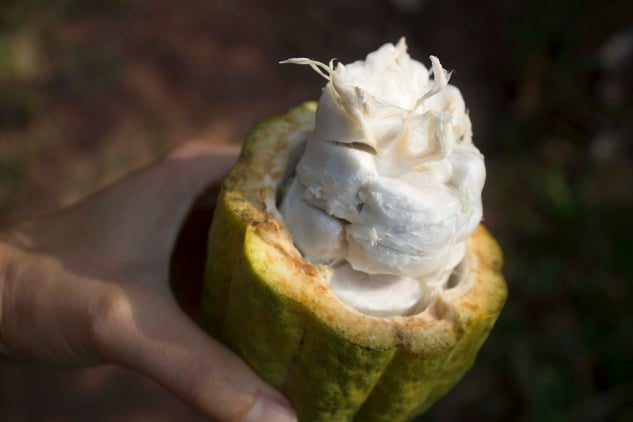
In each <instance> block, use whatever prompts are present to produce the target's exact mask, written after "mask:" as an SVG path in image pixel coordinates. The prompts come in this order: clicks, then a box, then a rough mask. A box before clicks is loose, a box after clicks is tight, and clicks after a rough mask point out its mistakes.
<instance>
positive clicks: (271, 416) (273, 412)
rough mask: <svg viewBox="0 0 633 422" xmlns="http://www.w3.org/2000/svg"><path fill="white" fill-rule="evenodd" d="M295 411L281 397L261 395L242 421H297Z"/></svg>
mask: <svg viewBox="0 0 633 422" xmlns="http://www.w3.org/2000/svg"><path fill="white" fill-rule="evenodd" d="M296 421H297V415H296V414H295V412H294V411H293V410H292V409H291V408H290V407H288V405H287V404H284V403H283V402H281V401H280V400H279V399H275V398H272V397H268V396H260V397H258V398H257V401H255V404H253V407H251V410H249V412H248V413H247V414H246V417H245V418H244V420H243V421H242V422H296Z"/></svg>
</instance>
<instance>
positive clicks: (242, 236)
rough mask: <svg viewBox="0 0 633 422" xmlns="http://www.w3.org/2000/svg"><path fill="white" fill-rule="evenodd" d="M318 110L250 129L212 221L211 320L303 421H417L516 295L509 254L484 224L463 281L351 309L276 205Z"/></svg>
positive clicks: (472, 241) (302, 109)
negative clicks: (425, 301) (417, 307)
mask: <svg viewBox="0 0 633 422" xmlns="http://www.w3.org/2000/svg"><path fill="white" fill-rule="evenodd" d="M315 109H316V104H315V103H306V104H303V105H301V106H299V107H296V108H294V109H292V110H291V111H290V112H288V113H287V114H286V115H284V116H280V117H275V118H271V119H267V120H265V121H262V122H260V123H259V124H258V125H257V126H256V127H255V128H254V129H253V130H252V131H251V132H250V134H249V135H248V136H247V139H246V141H245V143H244V146H243V149H242V153H241V156H240V159H239V161H238V163H237V164H236V165H235V167H234V168H233V169H232V171H231V172H230V173H229V175H228V176H227V177H226V179H225V180H224V183H223V185H222V190H221V193H220V196H219V198H218V204H217V208H216V211H215V216H214V219H213V224H212V227H211V232H210V236H209V244H208V259H207V266H206V280H205V288H204V294H203V302H202V314H201V317H202V324H203V326H204V327H205V328H206V329H207V330H208V331H209V332H210V333H211V334H212V335H213V336H215V337H216V338H218V339H219V340H221V341H223V342H224V343H226V344H227V345H228V346H229V347H231V348H232V349H233V350H234V351H235V352H236V353H238V354H239V355H240V356H241V357H242V358H243V359H244V360H245V361H246V362H247V363H248V364H249V365H250V366H251V367H252V368H253V369H254V370H255V371H256V372H257V373H258V374H259V375H260V376H261V377H262V378H263V379H264V380H266V381H267V382H268V383H270V384H272V385H273V386H275V387H277V388H278V389H280V390H281V391H282V392H283V393H284V394H286V396H287V397H288V398H289V399H290V401H291V402H292V404H293V405H294V407H295V409H296V410H297V413H298V415H299V420H300V421H306V422H308V421H310V422H311V421H328V422H330V421H351V420H357V421H389V422H393V421H405V420H409V419H411V418H413V417H415V416H416V415H419V414H421V413H423V412H424V411H426V410H427V409H428V408H429V407H430V406H431V405H432V404H433V403H435V401H437V400H438V399H439V398H440V397H442V396H443V395H444V394H445V393H446V392H448V391H449V390H450V388H451V387H452V386H453V385H455V383H457V381H459V380H460V379H461V377H462V376H463V375H464V373H465V372H466V371H467V370H468V369H469V368H470V366H471V365H472V364H473V362H474V360H475V357H476V355H477V352H478V351H479V348H480V347H481V345H482V344H483V342H484V341H485V339H486V337H487V335H488V333H489V332H490V330H491V328H492V326H493V324H494V323H495V321H496V319H497V317H498V315H499V312H500V311H501V308H502V306H503V304H504V302H505V299H506V295H507V290H506V284H505V282H504V279H503V276H502V275H501V271H500V270H501V266H502V255H501V251H500V249H499V247H498V245H497V243H496V241H495V240H494V239H493V238H492V237H491V235H490V234H489V233H488V231H487V230H486V229H485V228H483V226H480V227H479V228H478V229H477V230H476V231H475V232H474V233H473V235H472V236H471V237H470V238H469V239H468V241H467V245H468V251H467V254H466V258H465V260H464V263H463V264H462V266H461V270H460V273H461V274H460V277H459V280H457V281H456V284H457V286H455V287H451V286H447V287H446V290H445V294H441V295H439V296H438V297H437V298H435V299H434V300H433V301H432V303H431V304H430V305H429V306H428V307H427V308H426V309H425V310H424V311H422V312H421V313H418V314H416V315H412V316H398V317H390V318H376V317H371V316H367V315H363V314H361V313H359V312H357V311H355V310H353V309H352V308H350V307H348V306H346V305H345V304H343V303H342V302H341V301H340V300H339V299H338V298H337V297H336V296H335V295H334V294H333V293H332V291H331V289H330V287H329V285H328V279H329V276H330V270H329V269H328V268H327V267H324V266H314V265H312V264H311V263H309V262H308V261H306V260H304V259H303V257H302V256H301V254H300V253H299V251H297V249H296V248H295V247H294V246H293V242H292V237H291V235H290V233H289V232H288V230H287V229H286V227H285V226H284V223H283V221H282V220H281V218H280V216H279V213H278V212H277V210H276V205H275V204H276V200H277V196H278V190H279V188H280V186H281V184H282V182H283V180H284V178H285V177H287V175H288V173H287V168H288V167H289V163H292V160H293V159H296V158H293V156H296V154H297V150H300V149H301V145H302V143H303V142H304V141H305V139H306V138H307V136H308V134H309V133H310V131H311V130H312V129H313V127H314V113H315ZM290 171H292V169H291V170H290ZM460 286H462V287H460ZM463 286H467V288H464V287H463Z"/></svg>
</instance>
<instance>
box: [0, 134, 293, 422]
mask: <svg viewBox="0 0 633 422" xmlns="http://www.w3.org/2000/svg"><path fill="white" fill-rule="evenodd" d="M237 152H238V150H237V148H234V147H219V146H212V145H209V144H206V143H200V142H190V143H187V144H185V145H184V146H181V147H179V148H177V149H175V150H173V151H172V152H171V153H169V154H168V155H167V156H166V157H165V158H164V159H162V160H160V161H159V162H157V163H155V164H154V165H152V166H150V167H148V168H145V169H142V170H140V171H137V172H135V173H133V174H131V175H129V176H127V177H125V178H124V179H122V180H120V181H119V182H117V183H115V184H113V185H111V186H109V187H107V188H105V189H103V190H101V191H99V192H97V193H95V194H93V195H91V196H89V197H88V198H86V199H85V200H83V201H82V202H80V203H79V204H77V205H74V206H72V207H70V208H67V209H64V210H61V211H59V212H58V213H56V214H54V215H52V216H49V217H47V218H44V219H41V220H39V221H35V222H30V223H25V224H22V225H20V226H17V227H15V228H13V229H12V230H9V231H6V232H4V233H0V354H1V353H4V354H5V355H8V356H9V357H11V358H16V359H22V360H31V361H38V362H44V363H48V364H54V365H65V366H77V367H80V366H87V365H95V364H101V363H114V364H117V365H120V366H123V367H126V368H130V369H132V370H136V371H138V372H140V373H142V374H144V375H146V376H149V377H150V378H152V379H154V380H155V381H157V382H158V383H160V384H162V385H163V386H164V387H165V388H166V389H167V390H169V391H170V392H171V393H173V394H174V395H176V396H178V397H180V398H181V399H182V400H184V401H185V402H187V403H188V404H189V405H190V406H192V407H193V408H195V409H197V410H198V411H199V412H201V413H202V414H203V415H205V416H206V417H208V418H211V419H212V420H219V421H278V422H285V421H290V420H296V417H295V415H294V412H293V411H292V410H291V408H290V405H289V404H288V401H287V400H286V399H285V397H284V396H283V395H281V394H280V393H279V392H278V391H276V390H275V389H273V388H272V387H270V386H268V385H267V384H266V383H264V382H263V381H262V380H260V379H259V378H258V377H257V375H255V373H254V372H253V371H252V370H251V369H250V368H249V367H248V366H247V365H246V364H245V363H244V362H243V361H242V360H241V359H240V358H239V357H237V356H235V355H234V354H233V353H232V352H231V351H229V350H228V349H227V348H226V347H225V346H223V345H221V344H219V343H218V342H216V341H215V340H214V339H213V338H211V337H209V336H208V335H207V334H206V333H204V331H202V330H201V329H200V328H199V327H198V326H197V325H196V324H195V323H194V322H192V321H191V320H190V319H189V318H188V317H187V315H186V314H185V313H184V312H183V311H182V310H181V309H180V308H179V307H178V304H177V301H176V298H175V297H174V295H173V293H172V291H171V289H170V285H169V265H170V264H169V263H170V256H171V253H172V251H173V248H174V245H175V242H176V239H177V236H178V231H179V229H180V227H181V226H182V224H183V222H184V220H185V218H186V216H187V214H188V212H189V211H190V209H191V207H192V206H193V204H194V202H195V200H196V198H198V196H199V195H200V194H201V193H202V192H203V191H205V189H208V188H209V187H212V186H214V185H215V186H217V184H218V183H219V181H220V180H221V178H222V177H223V176H224V174H225V173H226V172H227V171H228V170H229V168H230V167H231V166H232V165H233V163H234V162H235V159H236V157H237Z"/></svg>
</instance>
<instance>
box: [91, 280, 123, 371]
mask: <svg viewBox="0 0 633 422" xmlns="http://www.w3.org/2000/svg"><path fill="white" fill-rule="evenodd" d="M92 308H93V309H92V311H91V316H90V318H89V320H90V323H89V337H90V338H91V340H92V344H93V347H94V349H95V352H96V353H97V354H98V355H100V357H102V358H104V359H107V360H115V359H114V351H115V350H116V348H117V344H118V343H120V342H121V341H122V340H123V338H124V337H125V336H126V334H127V333H128V332H129V327H130V323H131V321H132V307H131V304H130V300H129V298H128V295H127V294H126V293H125V291H124V289H123V288H121V287H120V286H108V287H107V288H106V289H105V291H104V292H103V293H102V294H101V295H100V296H99V297H98V298H97V299H96V301H95V303H94V305H93V306H92Z"/></svg>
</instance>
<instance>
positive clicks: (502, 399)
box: [0, 0, 633, 421]
mask: <svg viewBox="0 0 633 422" xmlns="http://www.w3.org/2000/svg"><path fill="white" fill-rule="evenodd" d="M400 36H406V37H407V41H408V44H409V46H410V53H411V55H412V56H413V57H415V58H418V59H420V60H422V61H423V62H424V63H425V64H427V65H428V59H427V57H428V55H430V54H435V55H437V56H439V57H440V58H441V60H442V63H443V65H444V66H445V67H446V68H448V69H454V70H455V72H454V74H453V77H452V82H453V83H454V84H456V85H457V86H459V87H460V89H461V90H462V93H463V95H464V97H465V100H466V104H467V106H468V107H469V109H470V114H471V119H472V121H473V127H474V134H475V136H474V140H475V143H476V144H477V145H478V147H479V148H480V150H481V151H482V152H483V153H484V155H485V156H486V162H487V168H488V180H487V185H486V188H485V191H484V204H485V212H484V215H485V221H484V222H485V224H486V225H487V226H488V227H489V228H490V230H491V231H492V232H493V233H494V234H495V235H496V236H497V237H498V240H499V241H500V243H501V245H502V248H503V250H504V253H505V260H506V263H505V270H504V272H505V275H506V277H507V280H508V284H509V289H510V296H509V299H508V303H507V305H506V307H505V309H504V311H503V313H502V316H501V318H500V320H499V322H498V324H497V326H496V328H495V329H494V330H493V332H492V334H491V336H490V339H489V341H488V342H487V343H486V345H485V346H484V348H483V350H482V351H481V353H480V356H479V359H478V361H477V363H476V364H475V366H474V367H473V369H472V370H471V371H470V373H469V374H468V375H467V376H466V377H465V378H464V380H463V381H462V382H461V383H460V384H459V385H458V386H457V387H456V388H455V389H454V390H453V391H452V392H451V393H450V394H449V395H448V396H446V397H445V398H444V399H442V400H441V401H440V402H439V403H438V404H437V405H436V406H435V407H434V408H433V409H432V410H431V411H430V413H429V414H428V415H427V416H426V417H425V418H424V420H430V421H462V420H474V421H508V420H519V421H532V420H534V421H582V420H587V421H607V420H609V421H611V420H613V421H631V420H633V362H632V357H633V187H632V183H633V4H632V3H631V2H630V1H628V0H611V1H610V0H600V1H597V0H584V1H580V0H556V1H545V0H531V1H528V0H520V1H514V2H507V1H502V0H485V1H479V2H470V1H466V0H443V1H433V0H391V1H387V0H384V1H377V0H334V1H322V2H307V1H299V0H296V1H292V0H260V1H255V0H250V1H249V0H235V1H213V0H210V1H202V0H200V1H196V0H177V1H176V0H92V1H89V2H88V1H81V0H5V1H2V5H0V229H2V228H6V227H8V226H10V225H11V224H13V223H15V222H17V221H20V220H23V219H28V218H33V217H36V216H38V215H42V214H46V213H47V212H50V211H52V210H54V209H56V208H58V207H60V206H64V205H67V204H70V203H72V202H74V201H76V200H78V199H79V198H81V197H83V196H84V195H86V194H87V193H88V192H91V191H93V190H95V189H98V188H99V187H101V186H103V185H105V184H107V183H110V182H111V181H113V180H116V179H118V178H120V177H121V176H123V175H125V174H126V173H128V172H130V171H131V170H133V169H135V168H138V167H140V166H143V165H146V164H147V163H149V162H151V161H153V160H155V159H156V158H157V157H160V156H161V155H162V154H163V153H164V152H165V151H166V150H168V149H169V148H171V147H173V146H175V145H177V144H179V143H182V142H184V141H186V140H189V139H192V138H197V139H202V140H205V141H207V142H214V143H239V142H240V140H241V139H242V138H243V137H244V135H245V134H246V133H247V131H248V130H249V128H250V127H252V126H253V124H254V123H255V122H257V121H258V120H259V119H262V118H264V117H267V116H271V115H275V114H280V113H283V112H284V111H285V110H286V109H288V108H289V107H291V106H293V105H295V104H297V103H300V102H302V101H305V100H310V99H317V98H318V96H319V94H320V88H321V86H322V85H323V81H322V80H321V78H319V77H318V76H317V75H316V74H314V73H313V72H310V71H309V70H308V69H305V68H299V67H296V66H280V65H278V64H277V61H279V60H281V59H284V58H288V57H294V56H309V57H312V58H315V59H319V60H323V61H327V60H328V59H330V58H332V57H336V58H338V59H340V60H342V61H343V62H349V61H352V60H356V59H361V58H363V57H364V56H365V55H366V54H367V53H368V52H370V51H372V50H374V49H376V48H377V47H378V46H380V45H381V44H383V43H385V42H396V41H397V40H398V38H399V37H400ZM0 420H2V421H87V420H90V421H142V420H152V421H176V420H178V421H194V420H201V419H200V417H199V416H197V415H196V414H195V413H194V412H192V411H190V410H188V409H187V408H186V407H185V406H184V405H183V404H181V403H180V402H179V401H178V400H177V399H173V398H171V397H170V396H169V395H167V394H166V393H164V392H163V391H162V390H161V389H160V388H159V387H157V386H156V385H154V384H153V383H152V382H151V381H148V380H146V379H144V378H142V377H140V376H138V375H136V374H133V373H130V372H127V371H124V370H121V369H118V368H114V367H109V366H106V367H99V368H91V369H85V370H63V369H56V368H46V367H41V366H38V365H29V364H17V363H7V362H4V363H0Z"/></svg>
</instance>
